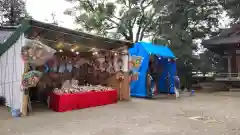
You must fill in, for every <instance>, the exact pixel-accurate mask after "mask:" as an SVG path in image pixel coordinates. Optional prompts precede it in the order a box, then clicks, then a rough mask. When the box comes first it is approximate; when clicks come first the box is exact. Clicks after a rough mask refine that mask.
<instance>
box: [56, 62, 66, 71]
mask: <svg viewBox="0 0 240 135" xmlns="http://www.w3.org/2000/svg"><path fill="white" fill-rule="evenodd" d="M65 66H66V65H65V63H61V64H60V65H59V69H58V72H59V73H63V72H64V71H65V68H66V67H65Z"/></svg>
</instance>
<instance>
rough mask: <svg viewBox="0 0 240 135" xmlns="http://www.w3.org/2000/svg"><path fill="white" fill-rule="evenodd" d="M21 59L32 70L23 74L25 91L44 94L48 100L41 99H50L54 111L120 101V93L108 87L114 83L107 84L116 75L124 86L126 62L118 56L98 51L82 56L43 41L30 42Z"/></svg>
mask: <svg viewBox="0 0 240 135" xmlns="http://www.w3.org/2000/svg"><path fill="white" fill-rule="evenodd" d="M87 53H89V54H91V52H87ZM22 59H23V61H24V63H25V65H26V66H29V67H30V68H29V70H28V71H26V73H24V74H23V81H22V86H23V88H25V89H26V88H30V87H36V91H38V92H40V93H44V94H42V95H45V97H40V96H41V95H39V97H40V98H42V99H47V102H48V106H49V108H51V109H52V110H55V111H57V112H64V111H69V110H75V109H82V108H88V107H95V106H101V105H106V104H112V103H116V102H117V101H118V94H119V90H117V89H114V88H112V87H107V84H108V85H112V84H109V82H107V81H106V80H107V79H108V78H109V77H110V76H113V75H116V78H115V79H116V80H117V81H118V83H119V85H120V86H119V87H120V88H121V87H122V82H123V80H124V75H123V72H122V71H121V72H119V73H118V71H119V70H121V69H122V67H123V60H122V58H121V56H118V55H116V53H112V52H110V51H99V52H97V53H96V52H95V53H93V55H86V56H84V55H83V56H82V55H77V54H76V53H74V52H72V51H59V52H56V51H54V50H51V49H49V48H48V47H47V46H46V45H44V44H43V43H41V42H40V41H35V40H27V43H26V45H25V46H24V47H22ZM116 73H117V74H116ZM113 86H114V85H113ZM28 90H30V89H28ZM120 94H121V93H120ZM40 98H39V99H40Z"/></svg>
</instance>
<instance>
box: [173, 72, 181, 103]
mask: <svg viewBox="0 0 240 135" xmlns="http://www.w3.org/2000/svg"><path fill="white" fill-rule="evenodd" d="M174 85H175V87H174V91H175V95H176V98H177V99H178V98H179V97H180V94H179V89H180V79H179V77H178V76H177V75H175V76H174Z"/></svg>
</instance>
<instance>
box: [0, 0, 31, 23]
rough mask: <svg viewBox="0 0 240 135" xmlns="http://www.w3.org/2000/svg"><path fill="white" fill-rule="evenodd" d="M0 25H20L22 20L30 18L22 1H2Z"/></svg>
mask: <svg viewBox="0 0 240 135" xmlns="http://www.w3.org/2000/svg"><path fill="white" fill-rule="evenodd" d="M0 17H1V18H0V19H1V20H0V24H1V25H18V24H19V23H20V21H21V19H22V18H24V17H30V16H29V15H28V14H27V12H26V9H25V3H24V2H23V1H22V0H0Z"/></svg>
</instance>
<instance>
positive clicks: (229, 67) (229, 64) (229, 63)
mask: <svg viewBox="0 0 240 135" xmlns="http://www.w3.org/2000/svg"><path fill="white" fill-rule="evenodd" d="M227 61H228V66H227V67H228V73H229V74H230V75H231V73H232V67H231V56H228V57H227Z"/></svg>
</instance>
